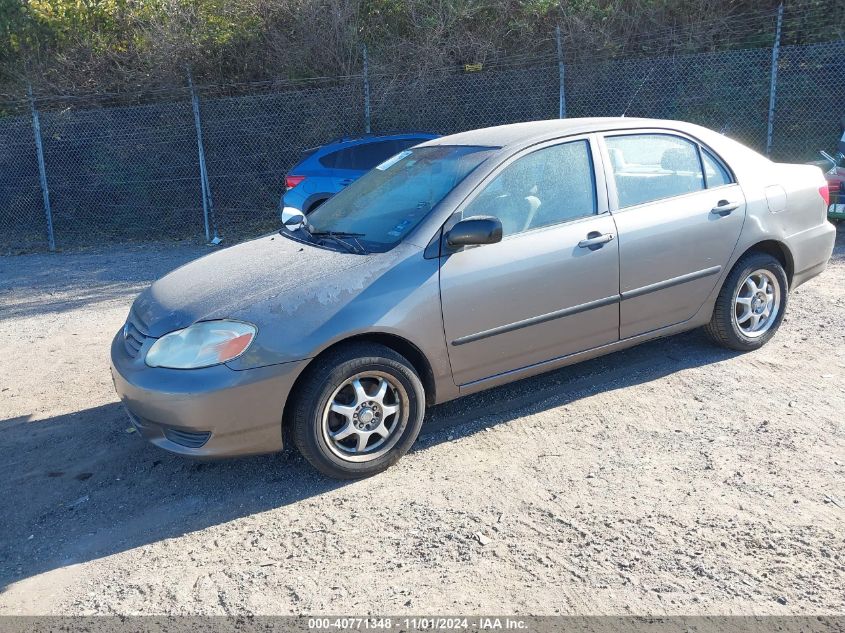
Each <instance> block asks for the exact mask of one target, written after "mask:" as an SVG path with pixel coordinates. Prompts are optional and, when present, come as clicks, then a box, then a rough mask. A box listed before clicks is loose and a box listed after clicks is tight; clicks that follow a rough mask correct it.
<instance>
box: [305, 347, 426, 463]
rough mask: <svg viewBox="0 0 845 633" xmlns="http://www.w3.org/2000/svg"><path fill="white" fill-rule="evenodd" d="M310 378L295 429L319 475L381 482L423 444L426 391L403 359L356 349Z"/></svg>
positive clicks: (326, 361)
mask: <svg viewBox="0 0 845 633" xmlns="http://www.w3.org/2000/svg"><path fill="white" fill-rule="evenodd" d="M306 371H307V373H306V375H305V376H303V380H302V381H300V383H299V385H300V386H299V387H298V390H299V393H297V394H294V397H295V401H294V406H293V409H292V416H291V419H290V421H289V422H290V424H291V430H292V434H293V441H294V443H295V444H296V447H297V448H298V449H299V452H300V453H301V454H302V455H303V457H305V459H307V460H308V461H309V462H310V463H311V464H312V465H313V466H314V467H315V468H317V469H318V470H319V471H320V472H322V473H324V474H326V475H328V476H329V477H334V478H337V479H356V478H359V477H368V476H370V475H374V474H376V473H379V472H381V471H383V470H385V469H387V468H388V467H390V466H392V465H393V464H395V463H396V462H397V461H398V460H399V458H401V457H402V456H403V455H404V454H405V453H406V452H407V451H408V449H409V448H410V447H411V446H412V445H413V443H414V441H415V440H416V439H417V436H418V435H419V432H420V428H421V427H422V421H423V415H424V413H425V391H424V389H423V385H422V381H421V380H420V378H419V376H418V375H417V373H416V371H415V370H414V368H413V366H412V365H411V363H409V362H408V360H407V359H406V358H404V357H403V356H402V355H401V354H398V353H397V352H395V351H394V350H392V349H390V348H389V347H385V346H384V345H379V344H376V343H364V342H362V343H350V344H347V345H343V346H341V347H339V348H337V349H336V350H333V351H331V352H329V354H327V355H326V356H324V357H322V358H319V359H318V360H317V361H316V362H315V364H314V365H313V366H312V367H309V368H308V370H306Z"/></svg>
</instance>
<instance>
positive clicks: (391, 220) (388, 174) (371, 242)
mask: <svg viewBox="0 0 845 633" xmlns="http://www.w3.org/2000/svg"><path fill="white" fill-rule="evenodd" d="M492 151H493V148H490V147H473V146H463V145H462V146H458V145H434V146H431V147H416V148H413V149H408V150H405V151H404V152H400V153H398V154H396V155H395V156H393V157H391V158H388V159H387V160H386V161H384V162H383V163H381V164H380V165H378V166H377V167H375V168H374V169H372V170H371V171H369V172H367V173H366V174H364V176H362V177H361V178H360V179H359V180H357V181H355V182H354V183H352V184H351V185H349V186H348V187H347V188H346V189H344V190H343V191H341V192H340V193H338V194H337V195H336V196H334V197H333V198H330V199H329V200H327V201H326V202H324V203H323V204H322V205H320V206H319V207H318V208H317V209H316V210H314V211H313V212H312V213H311V214H310V215H309V216H308V228H309V230H310V232H311V233H312V234H314V235H318V234H320V233H337V234H341V235H342V234H347V235H348V236H350V237H354V238H355V241H357V242H358V243H360V244H361V245H363V247H364V248H365V249H366V250H368V251H372V252H384V251H387V250H390V249H391V248H393V247H394V246H395V245H396V244H398V243H399V242H400V241H401V240H402V239H403V238H404V237H405V236H406V235H407V234H408V233H410V232H411V231H412V230H413V229H414V227H416V226H417V225H418V224H419V223H420V222H421V221H422V219H423V218H425V217H426V216H427V215H428V214H429V212H431V210H432V209H433V208H434V206H435V205H436V204H437V203H438V202H440V201H441V200H442V199H443V198H444V197H445V196H446V194H448V193H449V192H450V191H451V190H452V189H454V188H455V187H456V186H457V185H458V183H460V182H461V181H462V180H463V179H464V178H466V176H467V175H468V174H469V173H470V172H471V171H472V170H474V169H475V168H476V167H478V166H479V165H480V164H481V163H482V162H483V161H484V160H485V159H486V158H487V157H488V156H489V155H490V154H491V153H492Z"/></svg>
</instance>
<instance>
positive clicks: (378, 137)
mask: <svg viewBox="0 0 845 633" xmlns="http://www.w3.org/2000/svg"><path fill="white" fill-rule="evenodd" d="M409 136H410V137H417V138H426V139H436V138H437V134H432V133H431V132H392V133H388V134H364V135H363V136H344V137H341V138H336V139H333V140H331V141H328V142H326V143H323V144H322V145H319V146H317V147H316V148H314V149H315V150H319V151H322V150H325V149H327V148H328V149H332V150H334V149H337V147H338V146H344V145H360V144H364V143H377V142H378V141H389V140H392V139H403V138H408V137H409Z"/></svg>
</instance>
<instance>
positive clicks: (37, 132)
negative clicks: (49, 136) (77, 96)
mask: <svg viewBox="0 0 845 633" xmlns="http://www.w3.org/2000/svg"><path fill="white" fill-rule="evenodd" d="M27 92H28V93H29V107H30V110H31V111H32V133H33V135H34V136H35V153H36V154H37V155H38V179H39V180H40V181H41V197H42V198H43V199H44V216H45V218H46V220H47V246H48V248H49V249H50V250H51V251H55V250H56V239H55V237H54V235H53V211H52V209H51V208H50V189H49V188H48V187H47V168H46V166H45V164H44V147H43V146H42V145H41V119H40V118H39V117H38V109H37V108H36V107H35V99H34V98H33V96H32V84H29V85H28V86H27Z"/></svg>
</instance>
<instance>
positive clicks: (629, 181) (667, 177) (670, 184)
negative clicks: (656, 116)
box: [605, 134, 704, 209]
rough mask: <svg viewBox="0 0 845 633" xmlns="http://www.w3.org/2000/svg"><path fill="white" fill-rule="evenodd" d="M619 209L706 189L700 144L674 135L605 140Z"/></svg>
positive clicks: (628, 136) (642, 135)
mask: <svg viewBox="0 0 845 633" xmlns="http://www.w3.org/2000/svg"><path fill="white" fill-rule="evenodd" d="M605 141H606V143H607V148H608V152H609V154H610V164H611V168H612V170H613V176H614V179H615V182H616V192H617V196H618V198H619V207H620V208H622V209H624V208H626V207H633V206H636V205H638V204H645V203H647V202H653V201H655V200H662V199H665V198H673V197H675V196H682V195H684V194H687V193H693V192H695V191H702V190H703V189H704V174H703V172H702V169H701V161H700V160H699V157H698V145H696V144H695V143H693V142H692V141H689V140H687V139H685V138H681V137H679V136H674V135H671V134H627V135H624V136H609V137H607V138H606V139H605Z"/></svg>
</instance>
